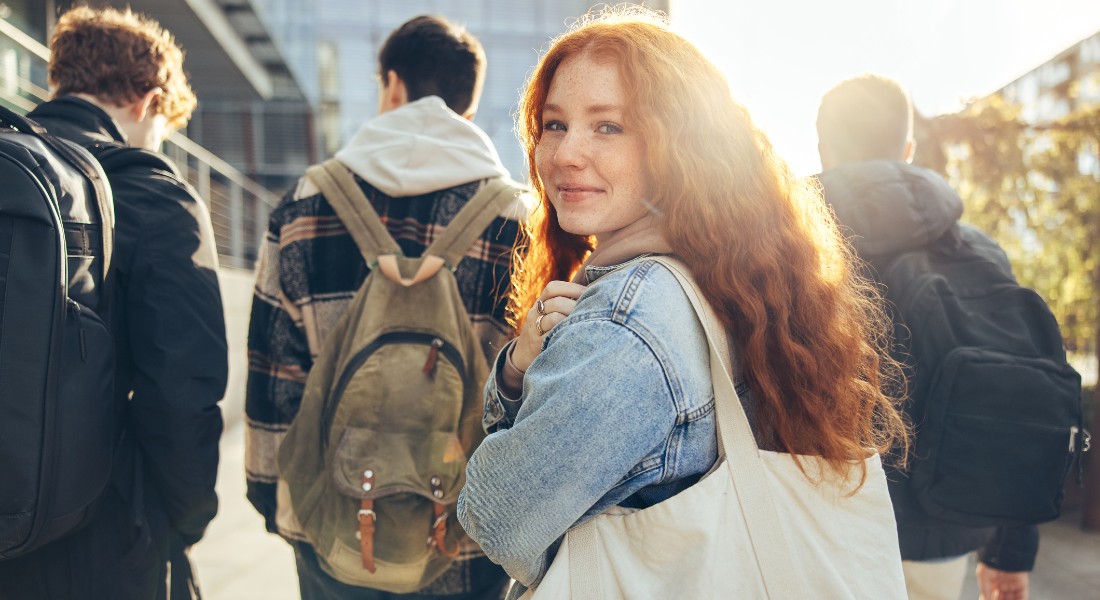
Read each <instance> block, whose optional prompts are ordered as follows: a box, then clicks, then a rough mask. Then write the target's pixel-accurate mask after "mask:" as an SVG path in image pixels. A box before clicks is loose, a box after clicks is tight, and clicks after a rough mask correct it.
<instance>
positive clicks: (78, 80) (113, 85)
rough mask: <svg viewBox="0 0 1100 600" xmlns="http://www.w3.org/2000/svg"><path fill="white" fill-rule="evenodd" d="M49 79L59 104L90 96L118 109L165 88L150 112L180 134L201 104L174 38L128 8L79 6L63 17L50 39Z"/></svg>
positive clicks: (158, 25) (154, 100) (154, 22)
mask: <svg viewBox="0 0 1100 600" xmlns="http://www.w3.org/2000/svg"><path fill="white" fill-rule="evenodd" d="M48 75H49V80H50V86H51V87H52V88H53V97H55V98H56V97H58V96H64V95H67V94H88V95H91V96H95V97H96V98H98V99H100V100H102V101H104V102H109V103H111V104H114V105H116V106H123V105H126V104H129V103H131V102H134V101H135V100H138V99H139V98H141V97H142V96H144V95H145V94H146V93H148V92H149V90H152V89H156V88H160V90H161V94H160V95H158V96H157V97H155V98H154V99H153V103H152V105H151V106H150V109H151V110H152V111H153V112H154V114H160V115H164V116H165V117H166V118H167V119H168V125H169V126H170V127H173V128H177V129H178V128H180V127H183V126H184V125H186V124H187V121H188V120H189V119H190V118H191V111H193V110H194V109H195V105H196V104H197V100H196V99H195V94H194V92H192V91H191V86H190V84H189V83H188V82H187V75H186V74H184V72H183V50H182V49H181V48H180V47H179V45H178V44H177V43H176V41H175V39H174V38H173V37H172V34H171V33H169V32H168V31H166V30H165V29H164V28H163V27H161V26H160V24H159V23H157V22H156V21H154V20H152V19H150V18H148V17H146V16H144V15H141V14H137V13H134V12H133V11H131V10H130V9H128V8H127V9H125V10H118V9H115V8H90V7H88V6H79V7H76V8H73V9H72V10H70V11H68V12H66V13H65V14H63V15H61V18H60V19H58V21H57V29H56V30H55V31H54V33H53V36H52V37H51V38H50V64H49V71H48Z"/></svg>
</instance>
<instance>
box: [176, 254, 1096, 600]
mask: <svg viewBox="0 0 1100 600" xmlns="http://www.w3.org/2000/svg"><path fill="white" fill-rule="evenodd" d="M220 279H221V283H222V295H223V300H224V302H225V308H226V325H227V331H228V337H229V345H230V354H231V358H230V375H229V377H230V384H229V389H228V390H227V395H226V399H225V400H224V401H223V402H222V410H223V411H224V413H225V417H226V424H227V426H226V432H225V435H224V436H223V437H222V442H221V456H222V460H221V465H220V468H219V471H218V496H219V498H220V499H221V508H220V510H219V512H218V516H217V518H215V519H214V522H213V523H212V524H211V525H210V528H209V530H208V531H207V534H206V537H205V538H204V539H203V541H202V542H200V543H199V544H197V545H196V546H195V547H194V548H193V549H192V552H191V555H192V558H193V560H194V562H195V566H196V570H197V572H198V577H199V583H200V585H201V587H202V591H203V597H204V598H205V599H206V600H295V599H297V598H298V578H297V575H296V573H295V569H294V555H293V553H292V552H291V550H290V546H288V545H287V544H286V542H284V541H282V539H280V538H279V537H277V536H275V535H271V534H269V533H267V532H266V531H265V530H264V524H263V519H261V518H260V516H259V515H258V514H257V513H256V511H255V510H253V509H252V506H251V505H249V504H248V501H247V500H246V499H245V484H244V481H245V478H244V431H243V427H242V425H241V415H242V413H243V411H244V401H243V397H244V382H245V370H246V369H247V353H246V349H245V339H246V335H247V326H248V312H249V303H250V301H251V287H252V274H251V273H248V272H244V271H236V270H232V269H222V271H221V273H220ZM1079 522H1080V514H1078V513H1076V512H1073V513H1068V514H1066V515H1065V516H1064V517H1063V518H1062V519H1061V520H1059V521H1056V522H1053V523H1048V524H1046V525H1043V526H1042V527H1041V528H1040V530H1041V538H1040V544H1039V557H1038V559H1037V560H1036V563H1035V572H1034V573H1033V574H1032V577H1031V599H1032V600H1100V534H1095V533H1094V534H1088V533H1084V532H1082V531H1081V530H1080V529H1078V527H1077V523H1079ZM973 572H974V571H973V569H970V576H969V577H968V579H967V583H966V587H965V588H964V591H963V595H962V596H960V600H975V599H976V598H977V597H978V588H977V584H976V582H975V579H974V575H973ZM825 600H827V599H825Z"/></svg>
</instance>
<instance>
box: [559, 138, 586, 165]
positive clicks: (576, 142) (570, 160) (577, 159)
mask: <svg viewBox="0 0 1100 600" xmlns="http://www.w3.org/2000/svg"><path fill="white" fill-rule="evenodd" d="M587 160H588V143H587V141H586V140H585V138H584V135H583V134H582V133H579V132H577V131H576V130H569V131H566V132H565V135H563V136H562V137H561V139H560V140H559V142H558V144H557V147H556V148H554V165H556V166H557V167H559V168H574V169H580V168H583V167H584V165H585V163H586V162H587Z"/></svg>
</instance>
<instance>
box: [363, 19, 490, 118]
mask: <svg viewBox="0 0 1100 600" xmlns="http://www.w3.org/2000/svg"><path fill="white" fill-rule="evenodd" d="M378 66H379V74H380V75H381V76H382V81H383V82H385V81H386V73H388V72H389V71H393V72H395V73H397V76H398V77H400V78H401V81H403V82H404V83H405V89H406V90H408V95H409V101H410V102H411V101H413V100H419V99H420V98H423V97H425V96H439V97H440V98H442V99H443V101H444V102H446V103H447V106H448V107H450V109H451V110H453V111H455V112H456V113H458V114H460V115H464V114H466V113H467V112H468V111H469V110H470V107H472V106H475V105H476V104H477V100H478V97H479V96H480V95H481V87H482V85H483V83H484V81H485V50H483V49H482V47H481V42H478V41H477V38H475V37H474V36H473V35H471V34H470V33H469V32H468V31H466V30H465V29H464V28H462V27H459V26H457V25H454V24H452V23H451V22H450V21H448V20H447V19H444V18H443V17H437V16H434V15H421V16H419V17H414V18H412V19H411V20H409V21H407V22H406V23H405V24H404V25H402V26H401V27H398V28H397V29H396V30H395V31H394V32H393V33H391V34H390V37H389V38H388V39H386V43H385V44H384V45H383V46H382V50H381V52H379V53H378Z"/></svg>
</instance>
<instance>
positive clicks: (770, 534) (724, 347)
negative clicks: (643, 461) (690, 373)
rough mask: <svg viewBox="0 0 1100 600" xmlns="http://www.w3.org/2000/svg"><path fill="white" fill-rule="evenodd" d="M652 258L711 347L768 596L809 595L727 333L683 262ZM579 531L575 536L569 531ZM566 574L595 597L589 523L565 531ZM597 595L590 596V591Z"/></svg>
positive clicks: (577, 595)
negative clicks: (737, 381) (737, 383)
mask: <svg viewBox="0 0 1100 600" xmlns="http://www.w3.org/2000/svg"><path fill="white" fill-rule="evenodd" d="M652 260H654V261H656V262H659V263H661V264H662V265H664V266H665V267H667V268H668V269H669V270H670V271H671V272H672V274H673V275H675V276H676V280H677V282H679V284H680V286H681V287H682V288H683V289H684V293H685V294H686V295H687V297H688V299H689V300H690V301H691V305H692V307H693V308H694V309H695V313H696V315H697V316H698V317H699V321H700V322H701V323H702V325H703V330H704V331H705V332H706V335H707V343H708V345H709V346H710V364H711V382H712V385H713V386H714V401H715V412H716V413H717V421H718V438H719V444H720V447H721V450H722V452H723V454H724V455H725V458H726V464H725V468H728V469H729V470H730V474H731V477H732V478H733V485H734V490H735V492H736V494H737V501H738V504H739V505H740V506H741V513H742V514H743V515H744V520H745V525H746V529H748V533H749V539H750V540H751V543H752V548H753V553H754V554H755V555H756V561H757V565H758V566H759V568H760V573H761V576H762V578H763V580H764V588H765V590H766V591H767V594H768V598H770V599H772V600H786V599H795V598H798V599H801V598H808V597H810V594H808V593H806V592H805V591H804V589H803V582H802V579H801V577H800V576H799V573H797V572H792V570H791V564H792V561H791V557H792V556H794V555H793V554H792V552H791V548H790V546H789V545H788V543H787V540H786V538H785V537H784V536H783V534H782V524H781V522H780V520H779V513H778V512H776V510H775V504H774V503H773V502H772V501H771V488H770V487H769V485H768V480H767V475H766V473H765V467H764V461H763V459H762V458H761V456H760V450H759V449H758V448H757V446H756V438H755V437H754V436H753V433H752V427H751V426H750V425H749V420H748V417H747V416H746V415H745V410H744V408H742V406H741V402H740V400H738V398H737V390H736V389H735V388H734V384H733V379H732V378H731V377H730V373H731V372H732V371H731V370H730V369H729V368H728V367H727V365H728V364H732V361H731V356H730V346H729V343H728V341H727V338H726V332H725V330H724V329H723V328H722V325H721V322H720V321H719V320H718V317H717V316H716V315H715V314H714V311H713V310H711V308H710V305H709V304H708V303H707V302H706V300H705V299H704V298H703V294H702V292H701V291H700V290H699V288H698V286H697V285H696V284H695V281H694V279H692V277H691V275H690V271H689V270H688V268H687V266H686V265H684V264H683V263H682V262H680V261H678V260H676V259H673V258H669V257H667V256H662V257H654V258H653V259H652ZM574 534H579V535H574ZM568 539H569V558H570V561H569V563H570V564H569V566H570V569H569V574H570V579H571V583H570V587H571V592H572V598H573V599H574V600H576V599H581V598H583V599H585V600H588V599H590V598H592V599H595V598H599V597H600V596H599V594H600V587H599V585H600V581H599V569H598V565H599V555H598V547H597V546H598V540H597V539H596V535H595V531H594V523H593V522H592V521H590V522H588V523H586V524H585V525H582V526H581V527H578V528H576V529H573V530H570V532H569V538H568ZM593 592H594V593H595V594H596V595H592V593H593Z"/></svg>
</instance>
